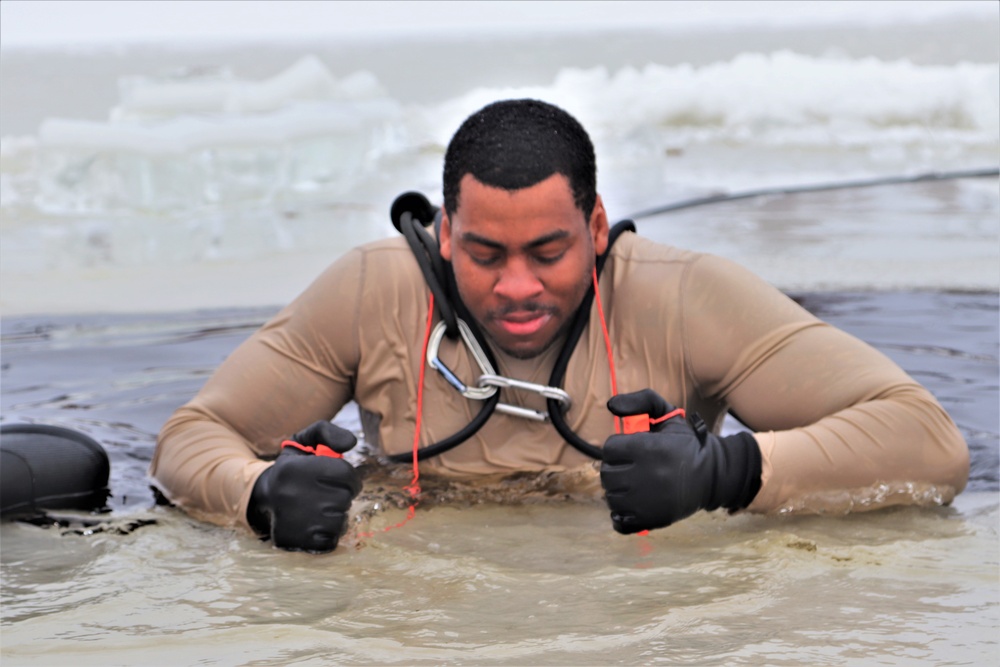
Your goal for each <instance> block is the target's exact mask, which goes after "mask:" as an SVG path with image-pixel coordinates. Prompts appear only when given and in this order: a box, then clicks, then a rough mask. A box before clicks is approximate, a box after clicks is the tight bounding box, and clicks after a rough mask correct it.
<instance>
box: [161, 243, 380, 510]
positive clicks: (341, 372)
mask: <svg viewBox="0 0 1000 667" xmlns="http://www.w3.org/2000/svg"><path fill="white" fill-rule="evenodd" d="M364 274H365V257H364V255H363V253H360V252H357V251H354V252H351V253H348V254H347V255H345V256H344V257H342V258H341V259H340V260H338V261H337V262H335V263H334V264H333V265H332V266H331V267H330V268H329V269H327V271H325V272H324V273H323V274H322V275H321V276H320V277H319V278H318V279H317V280H316V281H315V282H314V283H313V284H312V285H311V286H310V287H309V288H308V289H307V290H306V291H305V292H303V293H302V295H301V296H300V297H299V298H298V299H296V300H295V301H294V302H293V303H292V304H290V305H289V306H288V307H287V308H285V309H284V310H282V311H281V312H280V313H278V315H276V316H275V317H274V318H273V319H272V320H271V321H270V322H268V323H267V324H266V325H265V326H264V327H262V328H261V329H260V330H259V331H257V332H256V333H255V334H253V335H252V336H251V337H250V338H249V339H248V340H247V341H245V342H244V343H243V344H242V345H240V346H239V347H238V348H237V349H236V350H235V351H234V352H233V354H232V355H230V356H229V357H228V358H227V359H226V360H225V361H224V362H223V363H222V365H221V366H220V367H219V368H218V369H217V370H216V372H215V373H214V374H213V375H212V377H211V378H210V379H209V380H208V382H207V383H206V384H205V386H204V387H203V388H202V390H201V391H200V392H199V393H198V394H197V395H196V396H195V397H194V399H193V400H191V401H190V402H189V403H187V404H186V405H184V406H183V407H181V408H180V409H178V410H177V411H176V412H175V413H174V414H173V416H171V418H170V419H169V420H168V421H167V422H166V424H165V425H164V427H163V429H162V430H161V432H160V436H159V439H158V441H157V447H156V452H155V454H154V457H153V461H152V464H151V465H150V475H151V477H152V478H153V481H154V483H155V484H156V485H157V486H158V487H159V489H160V490H161V491H162V492H163V493H164V495H165V496H166V497H167V498H168V499H170V500H171V502H173V503H175V504H177V505H179V506H181V507H182V508H184V509H185V510H186V511H188V512H189V513H191V514H192V515H193V516H195V517H197V518H199V519H202V520H206V521H210V522H212V523H217V524H220V525H237V524H239V525H244V526H246V507H247V502H248V501H249V496H250V492H251V491H252V489H253V485H254V482H256V480H257V477H259V476H260V474H261V473H262V472H263V471H264V470H265V469H266V468H267V467H268V466H269V465H271V464H270V463H269V462H267V461H264V460H261V459H260V458H259V457H273V456H275V455H276V454H277V453H278V451H279V449H280V443H281V441H282V439H284V438H286V437H288V436H289V435H290V434H292V433H294V432H295V431H297V430H299V429H301V428H303V427H305V426H308V425H309V424H311V423H313V422H314V421H316V420H319V419H330V418H332V417H333V416H334V415H335V414H336V413H337V411H338V410H339V409H340V408H341V407H342V406H343V405H344V404H345V403H346V402H347V401H348V400H350V398H351V395H352V391H353V382H354V376H355V374H356V371H357V366H358V356H359V352H358V341H357V328H358V327H357V319H358V313H359V310H360V305H359V303H360V291H361V286H362V284H363V281H364Z"/></svg>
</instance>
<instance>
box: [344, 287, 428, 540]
mask: <svg viewBox="0 0 1000 667" xmlns="http://www.w3.org/2000/svg"><path fill="white" fill-rule="evenodd" d="M433 324H434V295H433V294H431V296H430V302H429V303H428V304H427V326H426V328H425V330H424V344H423V347H422V348H421V351H420V375H419V377H418V380H417V418H416V423H415V424H414V426H413V479H412V480H410V483H409V484H408V485H407V486H404V487H403V489H404V490H405V491H406V492H407V493H409V494H410V498H412V499H413V502H412V503H410V506H409V507H408V508H406V517H405V518H404V519H403V520H402V521H400V522H399V523H397V524H394V525H392V526H386V527H385V528H383V529H382V531H381V532H383V533H384V532H386V531H389V530H392V529H393V528H399V527H401V526H403V525H405V524H406V523H407V522H408V521H409V520H410V519H412V518H413V517H414V515H416V513H417V502H418V501H419V499H420V462H419V461H420V460H419V458H418V456H417V453H418V451H419V450H420V424H421V421H422V419H421V417H422V415H423V412H424V369H425V368H426V367H427V364H426V363H424V359H426V358H427V346H428V344H429V343H430V339H431V326H432V325H433ZM374 535H375V533H374V532H368V533H358V537H372V536H374Z"/></svg>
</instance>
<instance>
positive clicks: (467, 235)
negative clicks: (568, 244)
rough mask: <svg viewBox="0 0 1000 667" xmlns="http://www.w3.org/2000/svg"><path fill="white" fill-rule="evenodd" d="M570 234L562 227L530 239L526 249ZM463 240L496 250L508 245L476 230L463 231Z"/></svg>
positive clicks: (525, 246)
mask: <svg viewBox="0 0 1000 667" xmlns="http://www.w3.org/2000/svg"><path fill="white" fill-rule="evenodd" d="M568 236H569V232H567V231H566V230H564V229H560V230H557V231H554V232H551V233H549V234H546V235H545V236H539V237H538V238H537V239H534V240H533V241H529V242H528V243H525V244H524V249H525V250H531V249H533V248H538V247H540V246H543V245H545V244H546V243H552V242H553V241H560V240H562V239H564V238H566V237H568ZM462 241H464V242H466V243H475V244H477V245H483V246H486V247H487V248H494V249H496V250H504V249H506V247H505V246H504V244H502V243H499V242H497V241H494V240H493V239H488V238H486V237H485V236H480V235H479V234H476V233H475V232H462Z"/></svg>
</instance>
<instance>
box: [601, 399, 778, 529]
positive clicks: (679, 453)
mask: <svg viewBox="0 0 1000 667" xmlns="http://www.w3.org/2000/svg"><path fill="white" fill-rule="evenodd" d="M608 409H609V410H611V412H612V413H614V414H615V415H617V416H619V417H630V416H635V415H648V416H649V418H650V419H651V420H652V422H654V423H652V425H651V426H650V430H649V431H640V432H636V433H627V434H624V435H613V436H611V437H610V438H608V440H607V442H605V444H604V459H603V463H602V465H601V485H602V486H603V487H604V490H605V493H606V499H607V503H608V507H609V508H610V509H611V522H612V524H613V525H614V528H615V530H617V531H618V532H619V533H624V534H629V533H638V532H640V531H643V530H649V529H652V528H662V527H664V526H669V525H670V524H672V523H674V522H675V521H680V520H681V519H684V518H686V517H688V516H690V515H692V514H694V513H695V512H697V511H698V510H700V509H705V510H714V509H718V508H719V507H725V508H727V509H729V510H731V511H736V510H738V509H743V508H745V507H746V506H747V505H749V504H750V503H751V502H752V501H753V499H754V497H755V496H756V495H757V492H758V491H759V490H760V474H761V458H760V448H759V447H758V446H757V441H756V440H755V439H754V437H753V436H752V435H750V434H749V433H737V434H735V435H731V436H727V437H724V438H723V437H720V436H717V435H714V434H712V433H709V432H708V431H707V429H706V428H705V426H704V422H701V420H700V419H697V418H696V420H695V421H694V425H693V424H692V422H689V421H688V420H686V419H685V418H684V417H683V416H681V415H677V416H674V417H670V418H668V419H665V420H663V421H662V422H658V423H656V420H657V419H659V418H661V417H663V416H665V415H668V414H670V413H671V412H674V410H675V409H674V407H673V406H672V405H670V404H669V403H667V402H666V401H665V400H664V399H663V397H661V396H660V395H659V394H657V393H656V392H655V391H653V390H652V389H644V390H643V391H638V392H634V393H631V394H620V395H618V396H615V397H613V398H612V399H611V400H610V401H608ZM640 421H641V422H645V419H644V418H641V417H640Z"/></svg>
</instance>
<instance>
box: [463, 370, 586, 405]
mask: <svg viewBox="0 0 1000 667" xmlns="http://www.w3.org/2000/svg"><path fill="white" fill-rule="evenodd" d="M479 386H480V387H483V386H486V387H497V388H498V389H523V390H524V391H530V392H534V393H536V394H540V395H541V396H544V397H545V398H551V399H554V400H557V401H559V402H560V403H562V404H563V405H564V406H565V407H566V410H567V411H568V410H569V409H570V408H571V407H573V399H572V398H570V396H569V394H567V393H566V392H565V391H563V390H562V389H560V388H559V387H550V386H548V385H544V384H535V383H534V382H525V381H524V380H515V379H514V378H509V377H504V376H502V375H487V374H483V375H481V376H479Z"/></svg>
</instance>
